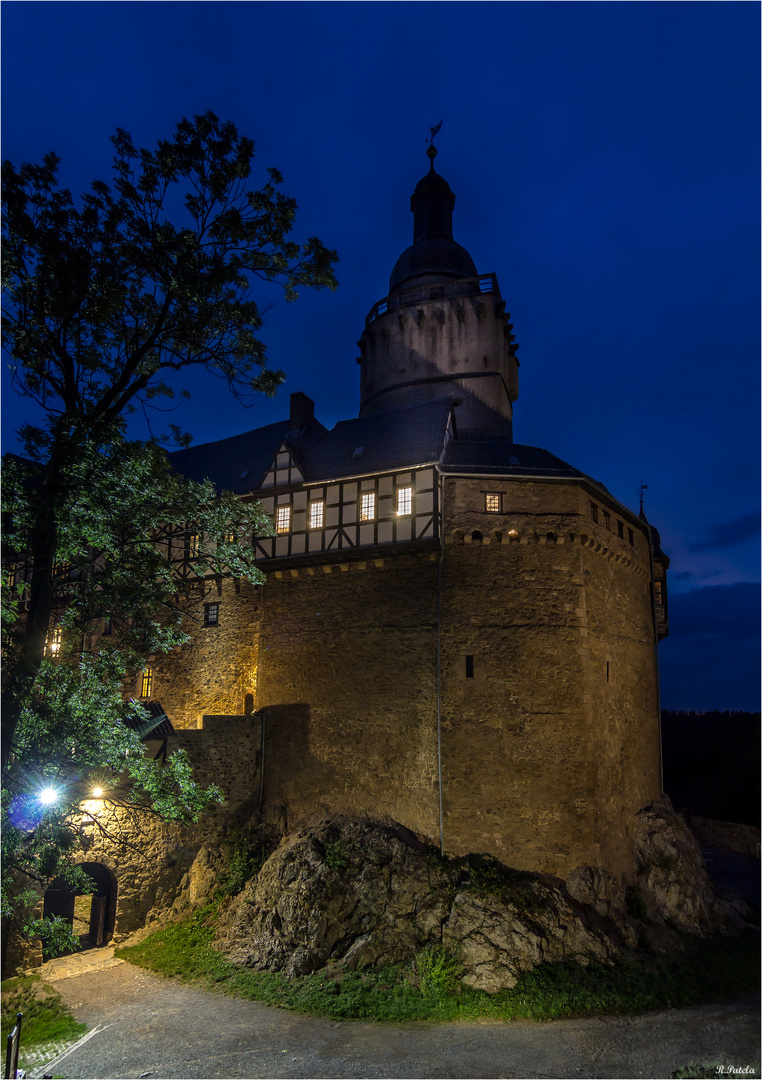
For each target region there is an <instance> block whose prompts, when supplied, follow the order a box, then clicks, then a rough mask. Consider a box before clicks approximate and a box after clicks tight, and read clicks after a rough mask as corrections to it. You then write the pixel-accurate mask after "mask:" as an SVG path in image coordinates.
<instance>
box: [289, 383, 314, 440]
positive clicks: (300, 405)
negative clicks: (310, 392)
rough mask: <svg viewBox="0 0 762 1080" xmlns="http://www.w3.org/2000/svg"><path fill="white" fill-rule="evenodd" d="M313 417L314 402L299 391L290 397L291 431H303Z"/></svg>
mask: <svg viewBox="0 0 762 1080" xmlns="http://www.w3.org/2000/svg"><path fill="white" fill-rule="evenodd" d="M314 416H315V402H314V401H313V400H312V398H308V397H307V395H306V394H303V393H302V392H301V390H297V391H296V393H295V394H292V395H291V416H290V424H291V428H290V430H291V431H303V430H304V429H305V428H306V426H307V424H308V423H309V422H310V420H312V419H313V418H314Z"/></svg>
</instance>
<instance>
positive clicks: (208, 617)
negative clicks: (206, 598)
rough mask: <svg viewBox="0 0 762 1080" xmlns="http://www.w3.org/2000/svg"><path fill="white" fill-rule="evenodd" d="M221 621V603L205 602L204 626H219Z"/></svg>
mask: <svg viewBox="0 0 762 1080" xmlns="http://www.w3.org/2000/svg"><path fill="white" fill-rule="evenodd" d="M219 621H220V605H219V604H204V626H217V624H218V623H219Z"/></svg>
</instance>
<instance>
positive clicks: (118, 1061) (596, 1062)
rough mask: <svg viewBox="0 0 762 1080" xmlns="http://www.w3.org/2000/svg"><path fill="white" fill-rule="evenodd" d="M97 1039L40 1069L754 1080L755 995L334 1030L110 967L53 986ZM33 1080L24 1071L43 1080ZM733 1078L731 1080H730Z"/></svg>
mask: <svg viewBox="0 0 762 1080" xmlns="http://www.w3.org/2000/svg"><path fill="white" fill-rule="evenodd" d="M56 989H57V990H58V991H59V992H60V993H61V994H62V996H63V998H64V1001H65V1002H66V1004H67V1005H68V1006H69V1007H70V1008H71V1009H72V1011H73V1013H74V1015H75V1016H76V1018H77V1019H78V1020H83V1021H85V1023H87V1024H88V1025H90V1026H91V1028H97V1029H98V1030H96V1031H95V1033H94V1034H93V1033H92V1032H91V1033H90V1035H89V1036H87V1037H86V1039H87V1041H84V1042H82V1043H80V1044H78V1045H77V1046H75V1047H74V1049H73V1050H70V1051H69V1052H68V1053H67V1054H66V1055H64V1057H63V1058H61V1059H59V1060H58V1061H57V1062H54V1063H52V1065H51V1064H48V1065H47V1066H46V1067H45V1069H44V1071H45V1072H47V1073H51V1074H52V1075H54V1076H57V1077H67V1078H68V1077H71V1078H74V1077H89V1078H97V1080H111V1078H119V1077H123V1078H128V1077H130V1078H131V1077H144V1078H149V1077H150V1078H151V1080H159V1078H164V1080H168V1078H181V1077H223V1078H224V1077H227V1078H231V1080H232V1078H233V1077H246V1078H249V1080H254V1078H255V1077H297V1078H302V1080H305V1078H307V1077H310V1078H312V1077H323V1078H328V1077H357V1078H359V1077H407V1078H411V1077H435V1078H436V1077H441V1078H445V1077H455V1078H461V1080H465V1078H471V1077H474V1078H476V1077H482V1078H487V1077H525V1078H529V1077H553V1078H559V1080H560V1078H561V1077H588V1078H590V1080H592V1078H594V1077H611V1078H613V1077H630V1078H633V1077H650V1078H652V1080H653V1078H662V1077H664V1078H667V1077H670V1076H671V1075H672V1073H673V1072H675V1071H676V1070H677V1069H680V1068H684V1067H685V1066H687V1065H689V1064H694V1065H695V1064H704V1065H706V1064H709V1063H711V1064H713V1065H714V1064H716V1065H722V1066H725V1067H726V1068H728V1071H727V1072H726V1073H725V1074H724V1075H726V1076H729V1075H733V1073H732V1071H731V1070H730V1068H729V1067H731V1066H734V1067H735V1068H736V1069H739V1070H740V1069H744V1072H743V1073H742V1074H740V1075H745V1076H749V1075H752V1076H753V1075H756V1076H758V1075H759V1072H758V1071H757V1072H756V1073H754V1072H752V1071H750V1068H749V1067H754V1066H756V1067H757V1070H758V1068H759V1044H760V1023H759V1017H760V1002H759V997H758V996H757V995H752V996H748V997H744V998H739V999H736V1000H734V1001H731V1002H724V1003H721V1004H718V1005H707V1006H702V1007H700V1008H695V1009H682V1010H675V1011H672V1012H660V1013H650V1014H648V1015H646V1016H639V1017H626V1018H622V1019H615V1018H594V1019H587V1020H566V1021H558V1022H554V1023H548V1024H536V1023H527V1022H523V1021H521V1022H514V1023H500V1022H483V1023H474V1024H429V1023H420V1024H395V1025H388V1024H373V1023H357V1022H354V1023H349V1022H344V1023H336V1022H334V1021H331V1020H325V1019H322V1018H318V1017H305V1016H300V1015H296V1014H294V1013H290V1012H288V1011H286V1010H283V1009H275V1008H270V1007H268V1006H267V1005H262V1004H260V1003H259V1002H250V1001H242V1000H240V999H237V998H233V997H228V996H227V995H224V994H214V993H209V992H208V991H205V990H198V989H195V988H193V987H189V986H184V985H182V984H180V983H177V982H174V981H172V980H167V979H162V978H159V977H158V976H156V975H153V974H151V973H149V972H147V971H144V970H142V969H141V968H137V967H133V966H132V965H130V964H126V963H121V964H119V963H117V964H114V963H113V962H112V963H111V964H109V966H107V967H104V968H102V969H100V970H98V969H95V970H91V971H89V972H87V973H85V974H71V975H68V976H63V977H59V978H58V979H57V980H56ZM42 1072H43V1070H42V1069H39V1070H37V1071H36V1075H41V1074H42ZM736 1075H739V1073H736Z"/></svg>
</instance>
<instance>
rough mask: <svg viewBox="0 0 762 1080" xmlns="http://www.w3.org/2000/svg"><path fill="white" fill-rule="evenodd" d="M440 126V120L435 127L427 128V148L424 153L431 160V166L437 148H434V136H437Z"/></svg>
mask: <svg viewBox="0 0 762 1080" xmlns="http://www.w3.org/2000/svg"><path fill="white" fill-rule="evenodd" d="M441 126H442V121H441V120H440V121H439V123H438V124H437V126H436V127H433V128H429V132H430V135H429V137H428V138H427V140H426V142H427V143H428V144H429V148H428V150H427V151H426V153H427V155H428V156H429V157H430V158H431V161H432V165H433V162H434V158H435V157H436V156H437V148H436V146H434V136H435V135H438V134H439V129H440V128H441Z"/></svg>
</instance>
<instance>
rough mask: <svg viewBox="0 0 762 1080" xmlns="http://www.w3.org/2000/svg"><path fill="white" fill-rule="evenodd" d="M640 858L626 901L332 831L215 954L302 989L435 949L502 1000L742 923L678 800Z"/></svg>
mask: <svg viewBox="0 0 762 1080" xmlns="http://www.w3.org/2000/svg"><path fill="white" fill-rule="evenodd" d="M635 846H636V853H637V860H638V863H637V865H638V875H637V884H635V885H632V884H631V885H630V887H629V888H628V889H625V888H624V887H623V886H622V885H618V884H617V882H615V881H614V879H612V878H611V877H609V876H608V875H606V874H604V873H603V872H602V871H600V870H598V869H596V868H593V867H586V866H581V867H578V868H577V869H576V870H575V871H574V873H573V874H572V875H571V876H570V877H569V879H568V881H567V882H563V881H561V880H560V879H558V878H553V877H551V876H549V875H540V874H532V873H527V872H523V871H517V870H512V869H510V868H509V867H506V866H503V865H502V864H501V863H499V862H497V860H496V859H494V858H492V857H491V856H484V855H471V856H466V857H464V858H459V859H442V858H440V857H439V855H438V854H437V853H436V852H435V851H434V850H433V849H431V848H430V847H427V846H426V845H425V844H424V843H422V842H421V841H420V840H419V839H418V838H417V837H416V836H415V835H414V834H413V833H411V832H410V831H409V830H407V829H405V828H404V827H403V826H401V825H398V824H396V823H394V822H386V823H382V822H378V821H371V820H367V819H363V820H351V819H345V818H335V819H331V820H327V821H322V822H320V823H319V824H317V825H312V826H305V827H304V828H302V829H301V830H300V831H298V832H296V833H295V834H293V835H292V836H290V837H287V838H286V839H284V840H283V841H282V843H281V844H280V846H279V847H278V848H277V850H276V851H275V852H274V854H272V855H271V856H270V858H269V859H267V861H266V862H265V863H264V865H263V867H262V869H261V871H260V872H259V874H258V875H257V877H255V878H254V879H253V880H251V881H250V882H249V883H248V884H247V886H246V888H245V889H244V890H243V891H242V892H241V893H240V894H239V895H238V896H237V897H236V898H235V900H234V901H233V903H232V904H231V906H230V908H229V910H228V912H227V914H226V916H225V917H224V919H223V921H222V923H221V924H220V931H219V936H218V941H217V947H218V948H220V949H221V950H222V951H223V952H225V953H226V955H228V956H229V957H230V959H232V960H234V961H235V962H236V963H239V964H244V965H246V966H249V967H253V968H255V969H258V970H266V971H282V972H283V973H284V974H286V975H289V976H295V975H301V974H306V973H308V972H311V971H315V970H317V969H319V968H322V967H324V966H325V965H327V964H329V963H331V964H339V965H341V966H343V967H351V968H354V967H358V966H362V965H370V964H390V963H400V962H406V961H408V960H410V959H411V958H412V957H413V955H414V954H415V953H416V952H418V951H419V950H420V949H422V948H424V947H425V946H427V945H435V946H440V947H444V948H445V949H446V950H447V951H448V952H449V953H451V954H453V955H455V956H457V957H458V958H459V960H460V961H461V963H462V965H463V980H464V982H465V983H467V984H468V985H470V986H473V987H475V988H478V989H482V990H486V991H487V992H489V993H495V992H496V991H498V990H501V989H503V988H506V987H511V986H513V985H515V983H516V981H517V979H518V978H519V976H520V975H521V974H522V972H525V971H528V970H530V969H532V968H534V967H536V966H537V965H538V964H541V963H545V962H555V961H564V960H570V959H576V960H577V961H578V962H581V963H587V962H589V961H591V960H597V961H601V962H604V963H606V962H610V961H612V960H614V959H615V958H616V957H617V956H618V955H620V954H621V953H622V952H623V951H625V950H626V949H628V948H633V947H637V946H638V945H639V944H642V945H645V946H646V947H648V948H659V949H664V948H674V947H679V945H678V941H679V939H678V935H677V934H676V932H675V931H676V930H677V929H679V930H682V931H688V932H690V933H693V934H706V933H710V932H713V931H715V930H717V929H718V928H719V927H720V926H721V925H725V926H727V925H728V924H729V923H732V922H733V921H735V923H736V924H738V923H739V922H740V921H741V919H740V918H739V909H737V907H736V908H735V909H733V907H732V905H730V907H729V905H728V903H727V902H725V901H721V900H718V898H717V897H716V896H715V894H714V892H713V889H712V885H711V882H710V880H709V877H708V875H707V873H706V869H705V867H704V865H703V861H702V859H701V854H700V852H699V851H698V848H697V847H696V845H695V842H694V841H693V839H692V837H691V835H690V833H689V832H688V830H687V829H686V827H685V825H684V823H683V822H682V820H681V819H680V818H678V816H677V815H676V814H675V813H674V811H673V810H672V808H671V806H670V805H669V801H668V800H666V799H664V800H659V802H658V803H654V804H653V805H652V806H650V807H647V808H646V809H645V810H643V811H642V812H641V813H640V814H639V815H638V821H637V828H636V840H635ZM207 867H208V857H205V861H204V865H203V866H200V867H199V868H198V880H199V881H202V880H204V879H205V873H206V872H207V870H206V868H207ZM731 909H732V910H731ZM729 912H730V914H729Z"/></svg>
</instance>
